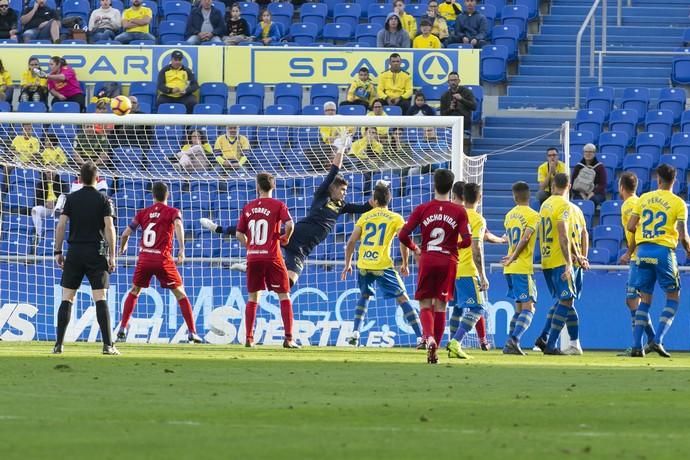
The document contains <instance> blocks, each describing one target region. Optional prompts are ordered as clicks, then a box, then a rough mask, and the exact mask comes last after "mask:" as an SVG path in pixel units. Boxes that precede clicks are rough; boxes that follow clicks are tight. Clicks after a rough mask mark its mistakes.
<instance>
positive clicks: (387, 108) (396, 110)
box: [383, 105, 403, 116]
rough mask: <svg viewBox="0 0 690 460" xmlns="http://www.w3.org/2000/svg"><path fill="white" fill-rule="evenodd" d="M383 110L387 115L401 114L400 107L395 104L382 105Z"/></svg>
mask: <svg viewBox="0 0 690 460" xmlns="http://www.w3.org/2000/svg"><path fill="white" fill-rule="evenodd" d="M383 111H384V112H386V114H387V115H393V116H401V115H402V114H403V113H402V108H400V107H399V106H397V105H384V106H383Z"/></svg>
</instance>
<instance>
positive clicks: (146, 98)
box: [129, 81, 156, 107]
mask: <svg viewBox="0 0 690 460" xmlns="http://www.w3.org/2000/svg"><path fill="white" fill-rule="evenodd" d="M129 94H130V95H131V96H136V97H137V99H138V101H139V105H141V104H142V102H143V103H145V104H148V105H149V106H151V107H153V106H154V105H155V102H156V83H154V82H149V81H135V82H132V84H131V85H130V87H129Z"/></svg>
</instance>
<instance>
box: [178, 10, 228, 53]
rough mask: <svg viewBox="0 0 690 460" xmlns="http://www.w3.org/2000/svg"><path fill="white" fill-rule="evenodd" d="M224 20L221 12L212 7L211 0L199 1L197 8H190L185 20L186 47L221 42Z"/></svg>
mask: <svg viewBox="0 0 690 460" xmlns="http://www.w3.org/2000/svg"><path fill="white" fill-rule="evenodd" d="M223 35H225V20H224V18H223V12H222V11H220V10H219V9H218V8H215V7H214V6H213V3H212V1H211V0H200V1H199V6H197V7H196V8H192V12H191V13H190V14H189V18H188V19H187V30H186V31H185V36H186V37H187V44H188V45H200V44H201V43H204V42H216V43H222V42H223Z"/></svg>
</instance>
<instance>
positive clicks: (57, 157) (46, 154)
mask: <svg viewBox="0 0 690 460" xmlns="http://www.w3.org/2000/svg"><path fill="white" fill-rule="evenodd" d="M66 164H67V154H66V153H65V151H64V150H62V147H60V141H59V140H58V137H57V136H56V135H55V134H46V135H45V136H43V151H42V152H41V165H43V166H44V167H46V168H51V169H56V168H58V167H61V166H64V165H66Z"/></svg>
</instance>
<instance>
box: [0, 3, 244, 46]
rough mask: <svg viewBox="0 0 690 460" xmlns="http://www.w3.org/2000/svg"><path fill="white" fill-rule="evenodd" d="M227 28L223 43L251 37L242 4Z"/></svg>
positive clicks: (229, 13)
mask: <svg viewBox="0 0 690 460" xmlns="http://www.w3.org/2000/svg"><path fill="white" fill-rule="evenodd" d="M0 1H2V0H0ZM225 28H226V29H227V31H228V35H227V36H225V37H223V43H225V44H226V45H237V44H238V43H240V42H243V41H247V40H250V39H251V32H250V31H249V24H248V23H247V20H246V19H244V18H243V17H242V13H241V11H240V5H238V4H237V3H234V4H233V5H232V6H231V7H230V10H229V11H227V12H226V13H225Z"/></svg>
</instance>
